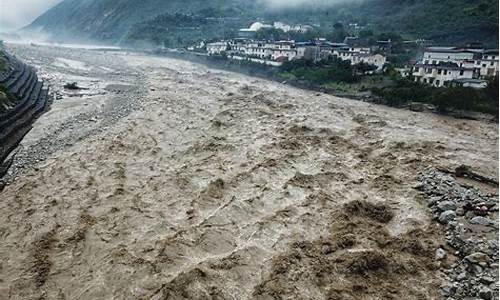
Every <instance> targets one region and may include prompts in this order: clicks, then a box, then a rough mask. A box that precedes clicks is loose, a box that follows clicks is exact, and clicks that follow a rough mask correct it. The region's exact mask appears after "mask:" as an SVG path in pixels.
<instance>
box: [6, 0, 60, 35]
mask: <svg viewBox="0 0 500 300" xmlns="http://www.w3.org/2000/svg"><path fill="white" fill-rule="evenodd" d="M59 2H61V0H0V32H5V31H14V30H17V29H20V28H22V27H24V26H26V25H28V24H29V23H31V22H32V21H33V20H34V19H36V18H37V17H38V16H39V15H41V14H42V13H44V12H45V11H47V10H48V9H49V8H51V7H53V6H54V5H56V4H57V3H59Z"/></svg>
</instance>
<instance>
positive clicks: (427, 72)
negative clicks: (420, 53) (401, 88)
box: [412, 66, 474, 87]
mask: <svg viewBox="0 0 500 300" xmlns="http://www.w3.org/2000/svg"><path fill="white" fill-rule="evenodd" d="M412 74H413V76H414V77H415V81H417V82H423V83H427V84H430V85H433V86H436V87H441V86H444V85H448V84H449V82H450V81H452V80H454V79H462V78H467V79H472V78H473V77H474V70H471V69H459V68H457V69H449V68H438V67H434V66H417V67H415V68H414V69H413V73H412Z"/></svg>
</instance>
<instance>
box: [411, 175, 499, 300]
mask: <svg viewBox="0 0 500 300" xmlns="http://www.w3.org/2000/svg"><path fill="white" fill-rule="evenodd" d="M461 170H462V171H461ZM463 170H469V168H466V167H459V168H457V170H456V171H455V172H454V173H453V174H450V173H445V172H442V171H438V170H432V171H429V172H426V173H424V174H422V176H421V180H422V184H421V185H420V186H419V189H420V190H422V191H423V193H424V194H425V195H426V199H427V202H428V206H429V207H430V208H431V210H432V212H433V214H434V219H435V221H436V222H439V223H441V224H442V225H443V227H444V228H443V230H444V232H445V234H446V245H443V246H442V247H441V248H439V249H438V250H437V251H436V259H437V260H439V261H440V262H441V263H442V268H443V272H444V273H445V274H446V277H445V283H444V284H443V285H442V288H441V293H442V295H443V296H444V297H448V298H447V299H477V298H479V299H487V300H490V299H497V298H498V250H499V249H498V192H497V189H498V183H497V182H495V180H491V179H490V180H487V179H486V178H484V179H483V180H480V181H478V178H476V176H470V175H471V174H473V173H470V172H467V173H465V174H464V173H463ZM468 175H469V176H468ZM474 181H475V182H474ZM478 185H479V186H480V187H481V188H478V187H477V186H478ZM484 185H486V187H485V186H484ZM488 190H489V191H490V192H488Z"/></svg>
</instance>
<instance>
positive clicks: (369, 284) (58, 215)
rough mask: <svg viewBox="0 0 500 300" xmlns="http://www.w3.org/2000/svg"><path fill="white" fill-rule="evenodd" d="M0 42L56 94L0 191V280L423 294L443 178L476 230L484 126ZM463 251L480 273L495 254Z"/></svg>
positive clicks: (485, 162) (133, 60)
mask: <svg viewBox="0 0 500 300" xmlns="http://www.w3.org/2000/svg"><path fill="white" fill-rule="evenodd" d="M8 47H9V51H11V52H12V53H13V54H15V55H17V56H18V57H19V58H20V59H22V60H24V61H25V62H26V63H28V64H30V65H33V66H35V67H36V68H38V70H39V76H41V77H43V79H44V80H45V82H47V83H48V84H50V86H51V91H52V92H53V93H54V96H55V98H56V100H55V101H54V103H53V104H52V109H51V110H50V111H49V112H47V113H46V114H44V115H43V116H42V117H41V118H40V119H39V120H38V121H37V122H36V123H35V125H34V129H33V130H32V131H31V132H30V133H29V134H28V135H27V136H26V137H25V139H24V140H23V141H22V143H21V145H20V147H19V148H18V149H17V155H16V158H15V160H14V162H13V165H12V167H11V169H10V171H9V173H8V174H7V180H8V182H9V184H8V185H7V186H6V188H5V190H4V191H3V192H2V193H1V194H0V198H1V201H0V212H1V213H2V218H1V219H0V236H1V238H2V243H1V244H0V257H1V258H2V262H1V264H0V295H3V296H7V297H6V298H12V299H42V298H44V299H437V298H439V297H441V295H442V293H443V291H446V288H447V280H448V279H447V278H446V276H445V275H444V271H445V270H449V269H450V268H451V265H452V264H453V263H455V262H460V261H462V259H463V257H464V256H465V254H464V256H461V255H458V253H462V252H460V251H462V250H456V249H455V248H453V247H454V246H452V245H450V243H449V242H447V238H448V237H447V236H446V235H445V228H446V231H448V230H449V231H450V232H452V231H453V230H454V229H453V228H451V227H446V226H451V225H447V224H448V223H449V221H450V220H452V219H449V220H448V219H443V220H440V218H438V217H439V216H440V215H441V213H442V211H444V210H446V211H448V210H449V209H452V208H453V205H451V204H448V206H447V207H446V209H443V205H441V203H442V202H444V200H441V198H439V199H438V200H436V199H437V198H436V197H440V196H439V195H441V196H442V195H443V194H445V195H452V192H450V191H449V190H447V189H452V188H453V193H455V191H456V192H457V193H459V194H460V195H462V194H461V193H465V192H462V190H461V189H462V188H463V189H465V190H466V191H468V192H466V193H468V194H467V195H470V199H472V200H470V202H471V203H472V204H471V207H470V208H469V206H467V207H464V208H463V209H464V210H465V211H464V212H463V214H460V212H459V211H458V207H457V205H455V207H454V209H455V211H456V213H455V218H456V219H457V220H460V222H463V223H464V224H471V225H470V226H469V225H467V226H469V227H467V228H470V230H472V231H470V232H473V233H474V232H475V233H477V234H473V235H472V236H474V238H477V240H475V241H476V242H475V243H472V244H474V245H473V246H471V247H476V245H483V244H482V243H483V242H480V241H479V236H482V237H484V239H485V240H486V242H484V243H485V245H489V244H487V242H488V240H495V239H496V237H495V236H494V235H495V234H497V233H498V214H497V209H498V206H496V208H495V201H496V200H495V199H498V198H496V197H497V196H495V193H496V187H495V185H494V183H495V182H497V181H498V175H497V173H498V165H497V164H496V163H495V162H496V161H498V139H497V133H498V125H497V124H492V123H486V122H482V121H472V120H459V119H453V118H449V117H443V116H439V115H435V114H430V113H416V112H411V111H406V110H400V109H394V108H388V107H384V106H377V105H373V104H368V103H363V102H359V101H353V100H349V99H341V98H337V97H334V96H331V95H327V94H322V93H316V92H311V91H306V90H301V89H296V88H292V87H289V86H286V85H283V84H279V83H275V82H270V81H266V80H262V79H256V78H252V77H248V76H245V75H241V74H237V73H230V72H224V71H219V70H215V69H210V68H207V67H205V66H202V65H198V64H195V63H191V62H187V61H181V60H175V59H168V58H162V57H153V56H146V55H142V54H137V53H126V52H121V51H110V50H102V49H76V48H72V49H70V48H61V47H51V46H28V45H12V44H11V45H8ZM72 82H77V84H78V86H79V87H81V89H75V90H73V89H67V88H66V89H65V88H64V86H65V85H66V84H68V83H72ZM461 165H466V166H468V168H470V169H471V170H473V172H475V174H481V176H483V177H484V178H490V179H491V182H493V184H491V182H490V183H485V182H481V181H478V180H476V179H475V178H473V177H472V176H468V177H467V176H462V175H463V174H453V171H454V170H456V168H457V167H459V166H461ZM447 172H448V173H447ZM450 172H451V173H450ZM471 174H472V173H471ZM464 186H466V187H464ZM431 187H432V188H431ZM439 191H444V192H442V193H441V194H437V193H438V192H439ZM471 191H473V192H471ZM457 197H459V196H457ZM432 199H434V200H432ZM454 199H455V198H453V199H451V198H450V199H447V201H451V202H453V201H455V200H454ZM457 199H458V198H457ZM431 200H432V201H434V202H432V203H431V202H430V201H431ZM476 200H477V201H476ZM464 201H465V200H464ZM453 203H455V202H453ZM453 203H452V204H453ZM491 203H493V205H490V204H491ZM440 205H441V206H440ZM476 206H478V207H480V209H482V207H483V206H484V207H485V210H483V212H481V213H479V211H477V210H476ZM429 207H433V209H434V207H435V210H431V209H430V208H429ZM448 208H449V209H448ZM450 214H451V213H448V215H450ZM476 214H477V215H476ZM479 214H480V215H481V216H482V217H483V218H485V219H487V220H490V221H491V222H492V223H488V224H486V223H485V224H483V225H481V224H475V223H470V222H471V220H473V218H474V217H477V216H478V215H479ZM448 215H447V218H448V217H450V216H448ZM476 220H479V219H476ZM438 221H439V222H438ZM481 221H482V222H483V220H482V219H481ZM481 226H483V227H481ZM474 230H475V231H474ZM460 238H463V239H464V240H465V239H466V238H468V237H460ZM478 247H479V246H478ZM488 247H490V246H485V248H484V249H486V250H484V249H483V250H481V251H483V252H487V251H490V250H491V249H493V250H491V251H494V247H495V246H494V245H493V246H491V247H493V248H491V249H490V248H488ZM496 247H497V248H496V250H498V243H497V244H496ZM471 249H472V248H471ZM471 249H465V248H464V250H463V251H469V252H470V251H473V249H472V250H471ZM488 249H490V250H488ZM441 251H444V252H445V253H447V254H446V256H443V255H442V252H441ZM436 253H439V256H437V254H436ZM463 253H466V254H467V255H468V254H471V253H468V252H463ZM463 253H462V254H463ZM492 253H493V252H492ZM485 255H486V254H485ZM495 255H496V256H495ZM475 259H485V260H486V262H485V264H484V265H482V267H481V268H482V272H491V274H493V275H490V276H498V275H496V274H495V271H494V270H493V269H490V268H489V267H490V265H491V264H492V262H493V261H495V259H498V256H497V254H489V253H488V252H487V258H484V257H481V258H478V257H477V256H476V257H475ZM457 266H460V265H459V264H457ZM478 266H481V265H480V264H479V262H478ZM457 268H458V267H457ZM464 268H465V267H464ZM454 270H455V269H454ZM457 270H458V269H457ZM457 272H461V270H459V271H457ZM496 273H497V272H496ZM450 274H451V273H450ZM482 274H483V273H482ZM484 274H486V273H484ZM488 274H490V273H488ZM494 280H497V281H498V279H494ZM0 298H2V297H0ZM2 299H3V298H2Z"/></svg>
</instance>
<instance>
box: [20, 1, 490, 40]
mask: <svg viewBox="0 0 500 300" xmlns="http://www.w3.org/2000/svg"><path fill="white" fill-rule="evenodd" d="M160 15H161V16H160ZM159 16H160V17H159ZM176 18H178V19H176ZM255 20H262V21H268V22H272V21H283V22H289V23H308V24H312V25H317V26H318V27H319V30H318V32H319V33H321V34H325V35H327V34H328V33H329V31H331V30H333V25H334V24H335V23H338V22H341V23H344V24H348V23H358V24H360V25H362V26H365V27H366V28H369V29H372V30H375V31H376V32H396V33H399V34H402V35H403V36H404V37H406V38H425V39H433V40H435V41H436V42H437V43H449V44H451V43H462V42H466V41H472V40H480V41H483V42H485V43H486V44H488V45H489V46H497V44H498V2H497V1H496V0H475V1H467V0H442V1H435V0H366V1H361V2H359V1H358V2H354V3H353V2H343V3H339V4H337V5H330V6H327V7H315V6H313V5H307V6H305V7H291V8H281V9H279V10H277V9H273V10H272V9H267V7H266V6H265V5H264V4H263V2H262V1H258V0H255V1H245V0H213V1H202V0H184V1H181V0H170V1H163V0H143V1H133V0H66V1H64V2H62V3H61V4H59V5H58V6H56V7H55V8H53V9H51V10H49V11H48V12H47V13H45V14H44V15H42V16H40V17H39V18H38V19H36V20H35V21H34V22H33V23H32V24H31V25H30V26H29V27H28V29H42V30H43V31H45V32H48V33H50V34H52V35H53V36H54V37H57V38H60V39H74V38H75V37H77V38H79V39H82V38H83V39H94V40H100V41H106V42H115V43H117V42H126V43H132V44H134V43H135V42H137V41H141V42H151V43H153V44H162V45H163V44H167V45H168V44H170V45H175V44H179V43H178V42H181V40H179V38H180V39H184V40H186V41H190V42H191V41H192V40H196V39H198V38H200V39H201V38H212V37H215V36H220V37H223V36H225V35H231V34H234V32H235V31H236V30H237V29H238V27H240V26H246V25H248V24H249V23H251V22H252V21H255ZM183 37H185V38H183Z"/></svg>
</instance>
